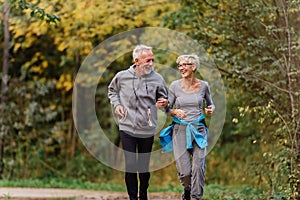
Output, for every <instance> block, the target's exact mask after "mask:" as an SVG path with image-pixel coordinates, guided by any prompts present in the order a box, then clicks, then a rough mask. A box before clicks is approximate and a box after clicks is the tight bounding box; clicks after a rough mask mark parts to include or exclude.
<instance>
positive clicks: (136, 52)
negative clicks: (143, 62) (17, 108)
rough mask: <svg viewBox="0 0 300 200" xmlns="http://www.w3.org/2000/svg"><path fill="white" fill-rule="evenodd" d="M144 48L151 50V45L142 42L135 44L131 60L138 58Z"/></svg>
mask: <svg viewBox="0 0 300 200" xmlns="http://www.w3.org/2000/svg"><path fill="white" fill-rule="evenodd" d="M144 50H148V51H152V47H149V46H146V45H143V44H140V45H137V46H136V47H135V48H134V50H133V53H132V57H133V60H135V59H136V58H139V57H140V55H141V54H142V52H143V51H144Z"/></svg>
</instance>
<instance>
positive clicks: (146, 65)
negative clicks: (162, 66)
mask: <svg viewBox="0 0 300 200" xmlns="http://www.w3.org/2000/svg"><path fill="white" fill-rule="evenodd" d="M153 64H154V56H153V53H152V51H150V50H144V51H143V52H142V54H141V56H140V58H138V59H136V66H137V67H138V68H139V71H140V73H141V75H146V74H150V72H151V71H152V70H153Z"/></svg>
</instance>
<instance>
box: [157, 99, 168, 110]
mask: <svg viewBox="0 0 300 200" xmlns="http://www.w3.org/2000/svg"><path fill="white" fill-rule="evenodd" d="M156 107H157V108H159V109H163V108H167V107H168V100H167V99H165V98H159V99H157V102H156Z"/></svg>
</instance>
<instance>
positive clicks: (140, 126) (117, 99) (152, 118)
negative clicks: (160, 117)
mask: <svg viewBox="0 0 300 200" xmlns="http://www.w3.org/2000/svg"><path fill="white" fill-rule="evenodd" d="M134 68H135V65H132V66H130V67H129V69H127V70H123V71H120V72H118V73H117V74H116V76H115V77H114V78H113V79H112V81H111V83H110V84H109V86H108V98H109V99H110V103H111V105H112V106H113V107H114V109H115V108H116V106H117V105H119V104H121V105H122V106H123V107H124V108H125V109H126V110H127V115H126V117H125V119H124V120H119V119H118V121H119V130H122V131H127V132H130V133H133V134H139V135H140V134H141V135H153V134H155V131H156V125H157V107H156V105H155V104H156V101H157V99H158V98H166V99H167V97H168V90H167V87H166V83H165V81H164V79H163V77H162V76H161V75H160V74H158V73H156V72H154V71H152V72H151V73H150V74H147V75H145V76H139V75H138V74H137V73H136V72H135V69H134Z"/></svg>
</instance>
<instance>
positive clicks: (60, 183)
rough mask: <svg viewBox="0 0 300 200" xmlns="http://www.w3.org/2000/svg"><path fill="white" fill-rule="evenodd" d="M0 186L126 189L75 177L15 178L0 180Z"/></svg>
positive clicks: (122, 190)
mask: <svg viewBox="0 0 300 200" xmlns="http://www.w3.org/2000/svg"><path fill="white" fill-rule="evenodd" d="M0 187H33V188H68V189H86V190H104V191H120V192H124V191H126V188H124V186H123V185H118V184H106V183H92V182H86V181H85V182H83V181H79V180H75V179H61V178H60V179H57V178H47V179H15V180H7V179H2V180H0Z"/></svg>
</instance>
